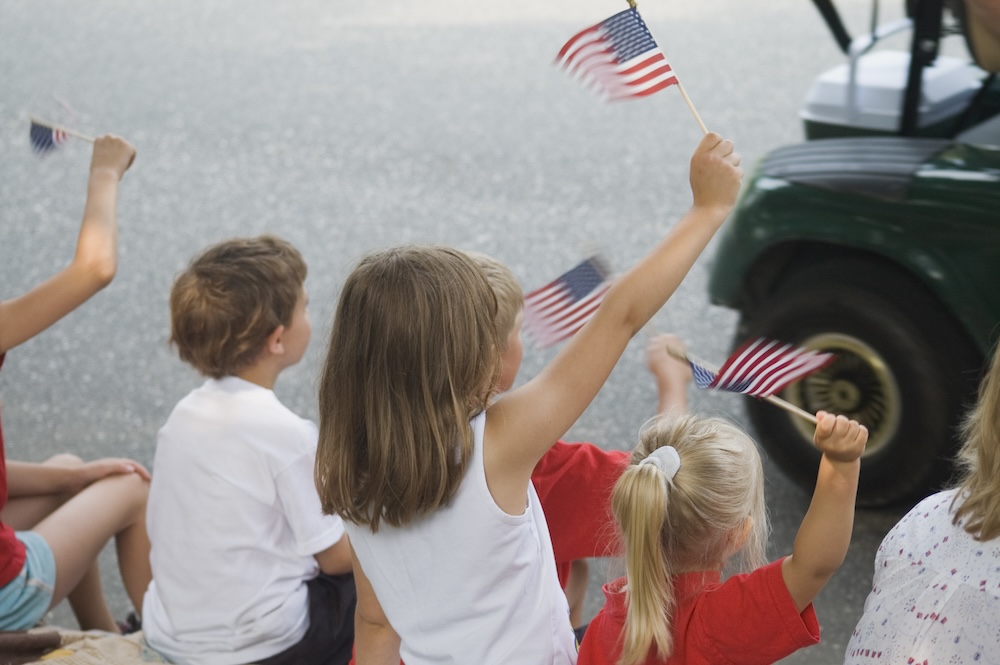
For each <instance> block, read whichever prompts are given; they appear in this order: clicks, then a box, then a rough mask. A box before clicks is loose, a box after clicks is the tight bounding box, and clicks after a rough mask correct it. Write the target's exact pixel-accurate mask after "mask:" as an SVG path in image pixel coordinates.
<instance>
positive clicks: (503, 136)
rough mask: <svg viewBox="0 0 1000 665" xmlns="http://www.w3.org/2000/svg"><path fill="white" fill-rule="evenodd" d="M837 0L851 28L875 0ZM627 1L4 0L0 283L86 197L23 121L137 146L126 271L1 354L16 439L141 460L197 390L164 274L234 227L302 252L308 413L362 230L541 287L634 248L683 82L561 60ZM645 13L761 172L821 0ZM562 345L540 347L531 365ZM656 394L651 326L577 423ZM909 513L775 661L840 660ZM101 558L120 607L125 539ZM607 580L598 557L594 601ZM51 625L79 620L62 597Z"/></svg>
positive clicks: (693, 93) (715, 351)
mask: <svg viewBox="0 0 1000 665" xmlns="http://www.w3.org/2000/svg"><path fill="white" fill-rule="evenodd" d="M900 4H901V3H900ZM847 6H848V7H849V8H850V10H851V12H850V20H851V21H853V22H852V23H851V25H852V27H853V29H858V28H860V26H861V25H863V20H864V17H865V8H866V7H867V5H866V3H864V2H861V0H848V2H847ZM624 7H625V4H624V2H610V0H609V1H607V2H605V1H603V0H602V1H600V2H599V1H598V0H552V1H550V2H547V3H539V2H528V1H527V0H505V1H504V2H485V1H483V0H475V1H471V2H470V1H468V0H465V1H461V0H450V1H449V0H422V1H421V2H419V3H418V2H402V1H401V0H382V1H381V2H377V3H376V2H343V1H341V0H332V1H330V0H327V1H322V2H321V1H320V0H293V1H288V2H264V1H262V0H199V1H197V2H195V1H192V0H149V1H147V2H141V3H133V2H125V1H123V0H117V1H115V0H93V1H91V2H87V3H78V2H72V1H70V0H34V1H32V2H27V1H25V0H0V146H2V148H0V150H2V155H3V158H2V160H0V206H2V207H0V211H2V212H0V216H2V217H0V219H2V222H0V297H9V296H11V295H12V294H16V293H20V292H21V291H23V290H24V289H26V288H28V287H29V286H30V285H32V284H35V283H36V282H38V281H39V280H40V279H42V278H43V277H45V276H48V275H49V274H51V273H52V272H54V271H55V270H56V269H58V268H59V267H61V266H62V265H64V263H65V262H66V261H67V260H68V258H69V257H70V256H71V254H72V251H73V247H74V242H75V238H76V230H77V226H78V222H79V216H80V213H81V211H82V206H83V197H84V192H85V182H86V173H87V164H88V160H89V146H87V145H86V144H84V143H80V142H77V141H73V142H71V143H70V144H69V145H67V146H65V147H64V148H63V149H62V150H60V151H59V152H57V153H55V154H51V155H48V156H45V157H44V158H39V157H37V156H35V155H33V154H32V153H31V150H30V149H29V146H28V121H27V116H28V114H29V113H33V114H37V115H42V116H46V117H50V118H52V119H54V120H57V121H63V122H67V123H72V124H73V125H74V126H76V127H77V128H79V129H81V130H83V131H86V132H89V133H92V134H98V133H103V132H114V133H117V134H120V135H122V136H125V137H127V138H129V139H130V140H131V141H133V142H134V143H135V145H136V146H137V147H138V158H137V160H136V163H135V165H134V167H133V168H132V170H131V171H130V172H129V173H128V174H127V175H126V177H125V182H124V184H123V188H122V194H121V199H120V220H121V264H120V271H119V274H118V277H117V279H116V280H115V282H114V283H113V284H112V285H111V286H110V287H109V288H108V289H107V290H106V291H104V292H102V293H101V294H99V295H98V296H97V297H96V298H95V299H94V300H93V301H91V302H90V303H88V304H87V305H86V306H85V307H84V308H83V309H81V310H79V311H78V312H76V313H74V314H73V315H71V316H70V317H68V318H67V319H65V320H63V321H62V322H60V323H59V324H57V325H56V326H55V327H54V328H52V329H51V330H49V331H47V332H46V333H45V334H44V335H43V336H41V337H39V338H37V339H35V340H32V341H31V342H29V343H27V344H25V345H24V346H23V347H21V348H18V349H16V350H15V351H14V352H13V353H11V354H9V357H8V359H7V362H6V364H5V366H4V369H3V372H2V373H0V399H2V401H3V409H4V411H3V424H4V428H5V430H4V434H5V439H6V441H7V442H8V443H7V446H8V456H9V457H11V458H17V459H26V460H36V461H38V460H42V459H44V458H46V457H47V456H49V455H52V454H54V453H56V452H59V451H64V450H69V451H73V452H76V453H77V454H79V455H81V456H83V457H85V458H93V457H98V456H106V455H128V456H132V457H134V458H136V459H138V460H140V461H142V462H144V463H146V464H149V463H150V462H151V460H152V454H153V445H154V440H155V433H156V430H157V428H158V427H159V426H160V425H161V424H162V423H163V421H164V420H165V418H166V417H167V415H168V413H169V411H170V409H171V408H172V406H173V404H174V403H175V402H176V401H177V400H178V399H179V398H180V397H182V396H183V395H184V394H185V393H186V392H187V391H189V390H190V389H192V388H193V387H195V386H196V385H198V384H199V383H200V379H199V378H198V377H197V376H196V375H195V373H194V372H193V371H191V370H189V369H188V368H186V367H185V366H184V365H182V364H181V363H180V362H179V361H178V360H177V359H176V357H175V356H174V355H173V354H172V353H171V350H170V349H169V348H168V346H167V343H166V340H167V329H168V327H167V326H168V309H167V294H168V290H169V288H170V284H171V281H172V278H173V276H174V275H175V274H176V273H177V271H178V270H179V269H180V268H181V267H182V266H183V265H184V264H185V263H186V262H187V260H188V259H189V257H190V256H191V255H192V254H194V253H195V252H197V251H198V250H199V249H201V248H202V247H204V246H205V245H207V244H208V243H211V242H214V241H217V240H220V239H223V238H226V237H229V236H234V235H249V234H257V233H260V232H264V231H269V232H275V233H278V234H281V235H283V236H285V237H287V238H288V239H289V240H291V241H292V242H294V243H295V244H296V245H297V246H299V247H300V248H301V249H302V251H303V253H304V255H305V257H306V259H307V261H308V262H309V265H310V270H311V273H310V276H309V280H308V284H307V286H308V289H309V291H310V294H311V302H312V305H311V309H312V316H313V321H314V327H315V334H314V338H313V344H312V346H311V348H310V351H309V353H308V354H307V356H306V358H305V359H304V361H303V362H302V363H301V364H300V365H299V366H298V367H296V368H294V369H292V370H290V371H288V372H287V373H286V374H285V375H284V376H282V377H281V379H280V381H279V384H278V386H277V392H278V394H279V396H280V397H281V399H283V400H284V401H285V402H286V403H287V404H288V405H289V406H290V407H291V408H293V409H295V410H296V411H298V412H300V413H302V414H304V415H308V416H310V417H315V416H316V406H315V399H314V393H315V382H316V375H317V374H316V371H317V367H318V365H319V363H320V361H321V358H322V351H323V346H324V338H325V335H326V332H327V330H328V326H329V320H330V317H331V311H332V307H333V303H334V301H335V298H336V296H337V292H338V285H339V284H340V283H341V282H342V280H343V278H344V276H345V275H346V273H347V271H348V270H349V269H350V267H351V266H352V265H353V263H354V262H355V261H356V260H357V259H358V258H359V257H360V256H361V255H362V254H363V253H364V252H366V251H368V250H370V249H372V248H375V247H382V246H387V245H392V244H398V243H404V242H442V243H449V244H454V245H458V246H461V247H465V248H471V249H477V250H482V251H486V252H490V253H492V254H494V255H496V256H498V257H499V258H501V259H502V260H504V261H506V262H508V263H509V264H510V265H511V266H512V267H513V269H514V272H515V273H516V274H517V276H518V277H519V278H520V279H521V280H522V282H523V284H524V285H525V286H526V287H529V288H530V287H533V286H537V285H540V284H542V283H544V282H546V281H548V280H549V279H551V278H552V277H554V276H555V275H556V274H558V273H559V272H561V271H562V270H565V269H567V268H568V267H570V266H571V265H573V264H574V263H575V262H576V261H578V260H579V258H580V257H581V256H582V253H583V252H584V251H586V250H587V249H588V248H590V247H594V246H597V247H601V248H603V249H604V251H605V253H606V254H607V256H608V258H609V259H610V261H611V262H612V264H613V265H614V266H615V267H617V268H619V269H621V268H623V267H625V266H627V265H628V264H629V263H630V262H631V261H633V260H635V259H636V258H637V257H638V256H640V255H641V253H642V252H643V250H644V249H645V248H646V247H648V246H649V244H650V243H651V242H653V241H654V239H656V238H657V237H659V235H660V234H661V233H662V232H663V231H664V230H665V229H667V228H669V227H670V225H671V224H672V223H673V221H674V220H675V219H676V218H677V217H678V216H679V215H680V214H681V213H682V212H683V211H684V209H685V208H686V207H687V204H688V202H689V191H688V187H687V181H686V169H687V163H688V157H689V155H690V152H691V150H692V149H693V148H694V146H695V145H696V143H697V141H698V139H699V131H698V127H697V125H696V124H695V121H694V120H693V118H692V117H691V115H690V114H689V112H688V110H687V108H686V107H685V106H684V104H683V102H682V99H681V97H680V95H679V94H677V91H676V90H669V91H666V92H665V93H662V94H660V95H657V96H655V97H653V98H650V99H647V100H643V101H635V102H625V103H620V104H615V105H605V104H602V103H600V102H598V101H597V100H596V99H595V98H594V97H593V96H592V95H591V94H590V93H588V92H587V91H585V90H583V89H581V88H580V87H579V86H578V85H577V84H576V83H575V82H573V81H571V80H569V79H567V78H566V77H565V76H563V75H562V74H561V73H560V72H559V71H557V70H556V69H555V68H554V67H552V60H553V56H554V54H555V52H556V51H557V50H558V48H559V47H560V46H561V44H562V43H563V41H565V40H566V39H567V38H568V37H569V36H570V35H572V34H573V33H574V32H575V31H577V30H579V29H581V28H583V27H584V26H586V25H589V24H591V23H594V22H596V21H598V20H600V19H602V18H604V17H605V16H607V15H610V14H611V13H613V12H615V11H618V10H620V9H622V8H624ZM640 9H641V10H642V11H643V13H644V16H645V18H646V20H647V23H648V24H649V26H650V29H651V30H652V32H653V34H654V35H655V36H656V37H657V38H658V40H659V42H660V43H661V45H662V46H663V48H664V50H665V51H666V53H667V55H668V57H669V58H670V60H671V61H672V63H673V65H674V66H675V69H676V70H677V72H678V73H679V74H680V76H681V79H682V81H683V82H684V85H685V88H686V89H687V92H688V93H689V95H690V97H691V99H692V100H693V102H694V104H695V105H696V107H697V108H698V110H699V112H700V114H701V115H702V117H703V119H704V120H705V122H706V124H707V125H708V126H709V127H710V128H711V129H714V130H716V131H719V132H721V133H722V134H724V135H726V136H729V137H732V138H733V139H734V140H735V141H736V142H737V145H738V148H739V150H740V151H741V152H742V154H743V155H744V157H745V160H746V161H745V163H746V164H747V165H748V166H749V165H751V164H752V163H753V162H754V160H755V159H757V158H758V157H760V156H761V155H762V154H763V153H764V152H765V151H766V150H768V149H771V148H773V147H776V146H778V145H782V144H786V143H791V142H795V141H797V140H799V139H800V138H801V128H800V127H801V126H800V123H799V121H798V119H797V110H798V108H799V106H800V103H801V100H802V98H803V96H804V94H805V92H806V90H807V88H808V85H809V83H810V82H811V80H812V79H813V77H814V76H815V75H816V74H818V73H819V72H820V71H822V70H823V69H825V68H826V67H828V66H831V65H834V64H837V63H839V62H840V55H839V53H838V51H837V50H836V48H835V47H834V44H833V40H832V39H831V38H830V36H829V35H828V33H827V32H826V28H825V26H824V25H823V24H822V23H821V21H820V19H819V16H818V14H817V13H816V12H815V10H814V9H813V6H812V4H811V3H810V2H808V0H758V1H756V2H739V1H738V0H697V2H695V1H693V0H680V1H674V2H669V3H668V2H652V1H651V0H647V2H645V3H640ZM710 260H711V251H709V252H708V254H707V255H706V256H705V257H703V259H702V260H700V261H699V263H698V264H697V265H696V267H695V268H694V270H693V271H692V273H691V274H690V276H689V278H688V279H687V281H686V282H685V283H684V284H683V285H682V287H681V289H680V290H679V291H678V293H677V294H676V296H675V297H674V298H673V299H672V300H671V301H670V303H669V304H668V305H667V307H666V308H665V309H664V310H663V312H661V313H660V315H658V317H657V319H656V321H655V326H656V327H657V328H658V329H660V330H673V331H676V332H678V333H680V334H681V335H682V336H684V338H685V339H687V340H688V343H689V345H690V347H691V348H692V350H693V351H695V352H696V353H697V354H698V355H700V356H702V357H704V358H706V359H717V360H720V361H721V360H722V359H723V358H724V356H725V352H726V349H727V348H728V344H729V341H730V336H731V334H732V330H733V327H734V324H735V316H734V315H733V314H732V313H731V312H728V311H725V310H722V309H720V308H716V307H712V306H710V305H709V304H708V302H707V298H706V295H705V279H706V277H705V276H706V269H707V267H708V265H709V262H710ZM551 354H552V352H551V351H549V350H545V351H540V350H536V349H528V351H527V354H526V358H525V365H524V369H523V375H530V374H531V373H533V372H536V371H537V370H538V369H539V368H540V367H541V366H542V365H543V364H544V362H545V361H546V360H548V359H549V358H550V357H551ZM692 390H693V389H692ZM653 406H654V394H653V384H652V381H651V380H650V378H649V376H648V374H647V373H646V370H645V367H644V355H643V344H642V343H641V342H637V343H635V344H633V346H632V348H630V349H629V350H628V351H627V353H626V355H625V357H624V358H623V359H622V361H621V363H620V365H619V366H618V368H617V369H616V370H615V372H614V374H613V375H612V377H611V379H610V381H609V382H608V384H607V386H606V388H605V389H604V391H603V392H602V393H601V394H600V396H599V397H598V398H597V400H596V401H595V402H594V404H593V406H592V407H591V408H590V410H589V411H588V412H587V413H586V414H585V415H584V417H583V418H582V419H581V420H580V422H579V423H578V424H577V425H576V426H575V428H574V429H573V430H572V431H571V432H570V435H569V438H571V439H576V440H591V441H595V442H599V443H601V444H602V445H605V446H607V447H614V448H622V449H625V448H628V447H629V446H631V444H632V443H633V440H634V436H635V432H636V430H637V428H638V427H639V425H640V424H641V423H642V421H643V420H644V419H645V418H646V417H648V416H649V415H651V414H652V410H653ZM692 406H693V408H695V409H697V410H698V411H701V412H707V413H713V414H721V415H724V416H727V417H731V418H734V419H737V420H743V419H744V412H743V408H742V405H741V403H740V401H739V400H738V399H737V398H735V397H731V396H727V395H721V394H716V393H712V394H706V393H694V392H693V394H692ZM154 472H155V469H154ZM768 477H769V486H768V492H769V505H770V509H771V514H772V517H773V521H774V527H775V529H774V537H773V553H774V554H775V555H780V554H782V553H786V552H788V551H789V550H790V544H791V541H792V538H793V536H794V532H795V529H796V527H797V525H798V522H799V520H800V519H801V516H802V514H803V513H804V511H805V508H806V505H807V502H808V496H806V495H805V494H803V493H802V492H801V491H799V490H798V489H796V488H794V487H791V486H790V485H789V484H788V482H787V481H786V479H785V478H784V477H783V476H782V475H781V474H780V473H778V472H777V471H775V470H774V469H772V468H770V467H769V469H768ZM898 517H899V513H898V512H893V511H887V512H862V513H859V515H858V524H857V528H856V538H855V542H854V544H853V546H852V548H851V552H850V555H849V560H848V562H847V563H846V564H845V566H844V567H843V569H842V570H841V571H840V573H839V574H838V575H837V576H836V577H835V578H834V580H833V581H832V582H831V584H830V586H829V588H828V589H827V590H826V591H825V592H824V593H823V594H822V596H821V597H820V598H819V599H818V601H817V603H816V604H817V609H818V612H819V616H820V620H821V623H822V626H823V643H822V644H821V645H820V646H818V647H815V648H813V649H810V650H807V651H805V652H802V653H800V654H797V655H796V656H793V657H791V658H789V659H788V660H787V662H788V663H836V662H840V660H841V658H842V654H843V650H844V647H845V645H846V642H847V639H848V637H849V635H850V632H851V629H852V628H853V625H854V622H855V620H856V618H857V616H858V615H859V612H860V610H861V607H862V604H863V601H864V598H865V595H866V593H867V589H868V585H869V581H870V579H871V562H872V557H873V553H874V551H875V549H876V547H877V545H878V543H879V541H880V540H881V538H882V536H883V535H884V533H885V531H886V530H887V529H888V528H889V526H891V524H893V523H894V522H895V520H896V519H897V518H898ZM102 566H103V568H104V573H105V578H106V580H105V581H106V587H107V588H108V593H109V594H110V596H111V598H112V602H113V604H114V609H115V613H116V614H117V615H119V616H124V614H125V613H126V612H127V611H128V607H127V601H126V600H125V597H124V594H123V592H122V590H121V585H120V584H119V583H118V580H117V572H116V570H115V568H114V557H113V554H112V552H111V550H110V549H109V550H108V551H106V552H105V555H104V557H103V559H102ZM604 575H605V573H604V572H603V567H602V566H596V567H595V569H594V572H593V574H592V581H591V591H590V596H589V612H590V613H591V614H592V613H593V612H595V611H596V610H597V608H598V607H599V604H600V591H599V588H600V584H601V583H602V582H603V581H604V579H603V577H604ZM52 619H53V621H55V622H56V623H59V624H61V625H73V620H72V617H71V615H70V614H69V613H68V612H67V611H66V610H65V609H60V610H58V611H57V612H56V613H55V614H54V615H53V617H52ZM748 620H750V619H748Z"/></svg>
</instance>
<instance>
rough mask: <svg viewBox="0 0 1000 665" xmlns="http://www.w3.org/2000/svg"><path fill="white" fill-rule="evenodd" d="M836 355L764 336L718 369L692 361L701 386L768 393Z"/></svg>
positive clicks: (695, 377) (808, 372)
mask: <svg viewBox="0 0 1000 665" xmlns="http://www.w3.org/2000/svg"><path fill="white" fill-rule="evenodd" d="M834 358H835V356H834V355H833V354H832V353H822V352H819V351H811V350H809V349H803V348H800V347H797V346H793V345H791V344H785V343H784V342H777V341H774V340H769V339H764V338H761V339H758V340H755V341H753V342H748V343H747V344H744V345H743V346H742V347H740V349H739V350H738V351H736V353H734V354H733V355H731V356H730V357H729V359H728V360H727V361H726V362H725V363H724V364H723V365H722V368H721V369H719V371H718V372H713V371H712V370H711V369H709V368H707V367H705V366H704V365H702V364H700V363H699V362H697V361H695V360H692V359H690V358H689V362H690V363H691V372H692V374H693V375H694V382H695V385H697V386H698V387H699V388H712V389H715V390H724V391H727V392H733V393H742V394H744V395H753V396H754V397H769V396H771V395H774V394H775V393H778V392H781V391H782V390H784V389H785V387H786V386H788V385H789V384H792V383H795V382H796V381H798V380H799V379H802V378H804V377H806V376H808V375H809V374H812V373H813V372H815V371H817V370H819V369H822V368H823V367H826V366H827V365H829V364H830V363H831V362H833V360H834Z"/></svg>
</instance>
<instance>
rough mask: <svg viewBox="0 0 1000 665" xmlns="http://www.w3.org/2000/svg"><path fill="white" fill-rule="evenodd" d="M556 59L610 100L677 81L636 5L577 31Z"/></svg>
mask: <svg viewBox="0 0 1000 665" xmlns="http://www.w3.org/2000/svg"><path fill="white" fill-rule="evenodd" d="M556 63H557V64H558V65H559V66H560V67H562V68H564V69H565V70H566V71H567V73H569V74H571V75H575V76H577V77H579V78H580V79H581V80H582V81H583V83H584V84H585V85H588V86H591V87H593V88H595V89H596V90H597V91H598V92H600V93H602V94H603V95H604V96H605V97H607V99H609V100H617V99H626V98H628V97H642V96H646V95H651V94H653V93H654V92H659V91H660V90H663V89H664V88H668V87H670V86H672V85H674V84H675V83H677V82H678V81H677V76H676V75H675V74H674V71H673V69H672V68H671V67H670V63H669V62H667V58H666V56H664V55H663V51H661V50H660V47H659V46H657V45H656V42H655V41H654V40H653V36H652V34H650V32H649V29H648V28H646V24H645V22H644V21H643V20H642V17H641V16H639V12H638V11H637V10H636V9H635V8H634V7H633V8H630V9H626V10H625V11H623V12H620V13H618V14H615V15H614V16H612V17H610V18H607V19H605V20H603V21H601V22H600V23H598V24H597V25H594V26H591V27H589V28H587V29H586V30H582V31H580V32H579V33H577V34H576V35H574V36H573V37H572V38H571V39H570V40H569V41H568V42H566V44H565V45H564V46H563V47H562V49H561V50H560V51H559V55H558V56H556Z"/></svg>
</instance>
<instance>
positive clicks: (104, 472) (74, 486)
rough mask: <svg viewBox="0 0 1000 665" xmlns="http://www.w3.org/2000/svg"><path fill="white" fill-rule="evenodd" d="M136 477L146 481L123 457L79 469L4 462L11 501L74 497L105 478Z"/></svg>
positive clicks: (135, 464)
mask: <svg viewBox="0 0 1000 665" xmlns="http://www.w3.org/2000/svg"><path fill="white" fill-rule="evenodd" d="M127 473H137V474H139V475H140V476H141V477H142V478H143V479H144V480H149V479H150V475H149V471H147V470H146V467H144V466H143V465H142V464H139V463H138V462H136V461H135V460H130V459H125V458H122V457H108V458H105V459H99V460H94V461H92V462H84V463H83V464H80V465H78V466H61V465H55V464H37V463H34V462H19V461H16V460H7V493H8V495H9V496H10V498H12V499H16V498H20V497H26V496H44V495H47V494H76V493H77V492H79V491H80V490H82V489H83V488H84V487H86V486H87V485H90V484H91V483H93V482H96V481H98V480H100V479H102V478H107V477H108V476H118V475H123V474H127Z"/></svg>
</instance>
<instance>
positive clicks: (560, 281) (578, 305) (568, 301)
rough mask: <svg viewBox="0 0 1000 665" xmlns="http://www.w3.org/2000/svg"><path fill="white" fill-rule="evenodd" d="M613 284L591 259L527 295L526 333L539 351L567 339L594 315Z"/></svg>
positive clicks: (596, 259)
mask: <svg viewBox="0 0 1000 665" xmlns="http://www.w3.org/2000/svg"><path fill="white" fill-rule="evenodd" d="M612 281H613V280H612V278H611V276H610V271H609V270H608V267H607V265H606V264H605V263H604V260H603V259H602V258H601V257H600V256H592V257H590V258H588V259H586V260H585V261H583V262H582V263H580V264H579V265H577V266H576V267H574V268H573V269H571V270H570V271H569V272H566V273H564V274H562V275H560V276H559V277H557V278H556V279H555V280H553V281H552V282H550V283H549V284H546V285H545V286H543V287H541V288H539V289H535V290H534V291H532V292H531V293H528V294H526V295H525V296H524V329H525V332H526V333H527V334H528V336H529V337H530V338H531V339H532V340H534V342H535V343H536V344H538V346H541V347H546V346H552V345H553V344H556V343H558V342H561V341H562V340H564V339H566V338H567V337H570V336H571V335H573V333H575V332H576V331H577V330H579V329H580V328H581V327H583V324H585V323H586V322H587V321H589V320H590V318H591V317H592V316H593V315H594V312H596V311H597V308H598V306H599V305H600V304H601V300H602V299H603V298H604V294H606V293H607V291H608V289H609V288H610V287H611V282H612Z"/></svg>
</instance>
